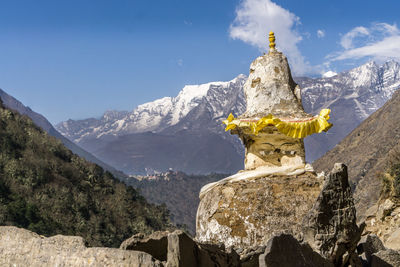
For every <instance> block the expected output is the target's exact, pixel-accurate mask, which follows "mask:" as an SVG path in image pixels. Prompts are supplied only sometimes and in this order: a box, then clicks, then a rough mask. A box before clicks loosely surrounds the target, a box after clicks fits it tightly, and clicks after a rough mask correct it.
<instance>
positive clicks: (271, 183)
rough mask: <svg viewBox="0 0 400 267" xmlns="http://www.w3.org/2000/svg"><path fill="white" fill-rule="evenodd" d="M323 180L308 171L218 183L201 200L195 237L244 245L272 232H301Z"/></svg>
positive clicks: (261, 242)
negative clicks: (290, 174) (223, 183)
mask: <svg viewBox="0 0 400 267" xmlns="http://www.w3.org/2000/svg"><path fill="white" fill-rule="evenodd" d="M321 184H322V179H319V178H317V177H316V175H315V174H313V173H311V172H306V173H304V174H302V175H298V176H274V175H271V176H268V177H263V178H254V179H248V180H242V181H235V182H230V183H228V184H225V185H217V186H215V187H213V188H212V189H211V190H210V191H208V192H207V193H206V194H205V195H204V196H203V198H202V199H201V201H200V204H199V208H198V211H197V220H196V222H197V229H196V238H197V240H198V241H200V242H210V243H214V244H216V243H224V244H225V246H227V247H235V248H243V249H245V248H247V247H251V246H257V245H265V244H266V243H267V241H268V240H269V239H270V238H271V237H272V236H274V235H276V234H279V233H282V232H286V233H293V234H294V235H296V234H298V233H300V232H301V231H300V230H301V223H302V218H303V217H304V216H305V215H306V214H307V212H308V211H309V210H310V209H311V207H312V206H313V204H314V202H315V201H316V199H317V197H318V194H319V192H320V185H321Z"/></svg>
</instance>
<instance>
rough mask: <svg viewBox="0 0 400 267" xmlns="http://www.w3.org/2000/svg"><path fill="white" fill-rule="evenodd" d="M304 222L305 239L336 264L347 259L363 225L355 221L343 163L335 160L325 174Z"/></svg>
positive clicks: (354, 212) (354, 246) (355, 244)
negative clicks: (333, 164) (329, 171)
mask: <svg viewBox="0 0 400 267" xmlns="http://www.w3.org/2000/svg"><path fill="white" fill-rule="evenodd" d="M303 222H304V228H303V233H304V240H305V241H306V242H308V243H309V244H310V245H311V247H312V248H313V249H314V250H315V251H318V252H319V253H320V254H321V255H323V256H324V257H325V258H327V259H329V260H330V261H331V262H333V263H335V264H336V265H341V264H342V263H344V262H346V261H347V260H348V258H349V257H350V254H351V253H353V252H354V251H355V249H356V246H357V243H358V241H359V240H360V236H361V232H362V230H363V229H362V227H361V228H359V227H358V226H357V224H356V209H355V207H354V203H353V197H352V192H351V188H350V186H349V182H348V177H347V167H346V166H345V165H344V164H341V163H336V164H335V166H334V168H333V170H332V172H331V173H329V174H328V175H327V176H326V177H325V182H324V184H323V188H322V190H321V193H320V194H319V196H318V199H317V201H316V203H315V204H314V206H313V208H312V209H311V210H310V212H309V213H308V215H307V216H306V217H305V218H304V221H303Z"/></svg>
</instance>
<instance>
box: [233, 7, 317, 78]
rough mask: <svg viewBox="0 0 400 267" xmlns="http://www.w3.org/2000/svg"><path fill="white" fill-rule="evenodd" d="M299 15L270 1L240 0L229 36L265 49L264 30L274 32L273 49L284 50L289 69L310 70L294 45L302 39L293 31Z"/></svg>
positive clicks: (297, 71)
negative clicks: (275, 40) (274, 44)
mask: <svg viewBox="0 0 400 267" xmlns="http://www.w3.org/2000/svg"><path fill="white" fill-rule="evenodd" d="M298 24H300V18H299V17H297V16H296V15H295V14H293V13H291V12H290V11H288V10H286V9H284V8H282V7H281V6H279V5H277V4H276V3H274V2H272V1H270V0H243V1H242V2H241V3H240V4H239V6H238V7H237V9H236V18H235V20H234V21H233V22H232V24H231V26H230V31H229V33H230V36H231V38H233V39H239V40H242V41H244V42H246V43H248V44H250V45H252V46H255V47H257V48H258V49H259V50H260V51H261V52H265V51H266V50H267V47H268V41H267V40H268V38H267V35H268V32H269V31H274V32H275V35H276V38H277V48H278V49H279V50H281V51H282V52H284V53H285V54H286V55H287V57H288V60H289V62H290V63H291V67H292V68H293V72H294V73H295V74H296V75H302V74H305V73H307V72H309V71H310V66H309V64H308V63H307V62H306V61H305V59H304V57H303V55H302V54H301V53H300V50H299V49H298V47H297V45H298V43H299V42H300V41H301V40H302V37H301V35H300V34H299V33H298V32H297V31H296V29H295V27H296V25H298Z"/></svg>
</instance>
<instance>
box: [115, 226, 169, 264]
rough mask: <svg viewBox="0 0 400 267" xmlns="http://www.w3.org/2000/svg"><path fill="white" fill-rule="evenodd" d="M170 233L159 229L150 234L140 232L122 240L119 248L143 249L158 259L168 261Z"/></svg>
mask: <svg viewBox="0 0 400 267" xmlns="http://www.w3.org/2000/svg"><path fill="white" fill-rule="evenodd" d="M168 234H169V232H166V231H157V232H154V233H152V234H150V235H149V236H145V235H144V234H143V233H139V234H136V235H134V236H132V237H131V238H129V239H127V240H125V241H124V242H122V244H121V246H120V247H119V248H120V249H124V250H138V251H143V252H146V253H149V254H150V255H152V256H153V257H154V258H156V259H157V260H160V261H167V254H168V253H167V249H168Z"/></svg>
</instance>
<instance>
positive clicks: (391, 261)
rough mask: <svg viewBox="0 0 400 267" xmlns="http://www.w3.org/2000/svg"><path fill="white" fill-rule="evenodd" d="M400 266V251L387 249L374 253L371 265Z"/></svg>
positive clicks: (376, 266)
mask: <svg viewBox="0 0 400 267" xmlns="http://www.w3.org/2000/svg"><path fill="white" fill-rule="evenodd" d="M398 266H400V254H399V252H397V251H395V250H392V249H387V250H381V251H379V252H377V253H374V254H373V255H372V257H371V267H398Z"/></svg>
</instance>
